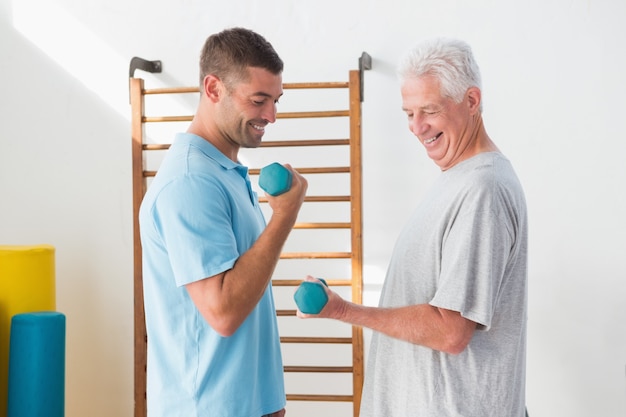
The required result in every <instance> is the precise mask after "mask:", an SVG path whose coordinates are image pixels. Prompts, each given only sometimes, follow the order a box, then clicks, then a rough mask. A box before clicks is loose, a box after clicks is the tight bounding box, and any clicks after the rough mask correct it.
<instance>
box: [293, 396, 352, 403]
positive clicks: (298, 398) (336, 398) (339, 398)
mask: <svg viewBox="0 0 626 417" xmlns="http://www.w3.org/2000/svg"><path fill="white" fill-rule="evenodd" d="M353 398H354V397H353V396H352V395H321V394H320V395H314V394H287V401H330V402H341V401H345V402H352V401H353Z"/></svg>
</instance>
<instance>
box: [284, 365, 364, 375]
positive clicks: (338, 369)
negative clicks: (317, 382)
mask: <svg viewBox="0 0 626 417" xmlns="http://www.w3.org/2000/svg"><path fill="white" fill-rule="evenodd" d="M283 369H284V370H285V372H317V373H329V374H340V373H352V371H353V369H354V368H352V367H351V366H285V367H283Z"/></svg>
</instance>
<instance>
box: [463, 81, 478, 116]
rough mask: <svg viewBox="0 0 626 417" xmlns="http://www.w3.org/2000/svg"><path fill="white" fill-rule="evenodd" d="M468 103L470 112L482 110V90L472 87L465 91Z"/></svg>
mask: <svg viewBox="0 0 626 417" xmlns="http://www.w3.org/2000/svg"><path fill="white" fill-rule="evenodd" d="M465 95H466V97H467V103H468V105H469V110H470V114H476V113H478V112H479V111H480V101H481V100H482V92H481V91H480V88H478V87H470V88H468V89H467V92H466V93H465Z"/></svg>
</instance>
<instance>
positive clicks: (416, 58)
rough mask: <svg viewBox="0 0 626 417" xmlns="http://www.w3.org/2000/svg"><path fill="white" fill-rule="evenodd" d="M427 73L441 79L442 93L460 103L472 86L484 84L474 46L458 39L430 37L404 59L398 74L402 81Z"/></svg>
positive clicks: (426, 74)
mask: <svg viewBox="0 0 626 417" xmlns="http://www.w3.org/2000/svg"><path fill="white" fill-rule="evenodd" d="M424 76H432V77H435V78H436V79H437V80H439V85H440V88H441V94H442V95H443V96H444V97H448V98H450V99H452V100H454V101H455V102H456V103H460V102H461V101H463V97H464V96H465V93H466V92H467V89H468V88H470V87H478V88H479V89H480V88H481V79H480V70H479V69H478V64H477V63H476V60H475V59H474V55H473V54H472V49H471V48H470V46H469V45H468V44H467V43H465V42H463V41H461V40H457V39H448V38H434V39H430V40H426V41H424V42H422V43H420V44H418V45H416V46H415V47H414V48H413V49H411V50H410V51H409V52H408V53H407V54H406V56H405V57H404V58H403V59H402V60H401V61H400V65H399V66H398V77H399V78H400V81H401V82H402V83H404V82H405V81H407V80H409V79H415V78H420V77H424ZM480 107H481V110H482V101H481V106H480Z"/></svg>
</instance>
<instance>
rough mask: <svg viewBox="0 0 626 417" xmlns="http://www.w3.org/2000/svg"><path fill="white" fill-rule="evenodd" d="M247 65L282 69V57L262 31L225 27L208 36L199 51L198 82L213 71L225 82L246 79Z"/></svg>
mask: <svg viewBox="0 0 626 417" xmlns="http://www.w3.org/2000/svg"><path fill="white" fill-rule="evenodd" d="M249 67H257V68H263V69H266V70H268V71H269V72H271V73H272V74H275V75H277V74H280V73H281V72H282V71H283V61H282V60H281V59H280V57H279V56H278V53H276V51H275V50H274V47H273V46H272V45H271V44H270V43H269V42H268V41H267V40H265V38H264V37H263V36H261V35H259V34H258V33H256V32H253V31H251V30H249V29H244V28H239V27H236V28H231V29H225V30H223V31H222V32H219V33H215V34H213V35H211V36H209V37H208V38H207V40H206V42H205V43H204V47H203V48H202V53H201V55H200V86H202V83H203V82H204V77H206V76H207V75H209V74H212V75H215V76H216V77H218V78H219V79H220V80H222V82H224V83H225V84H226V85H227V86H229V85H232V84H234V83H235V82H237V81H241V80H245V79H246V77H247V69H248V68H249Z"/></svg>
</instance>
